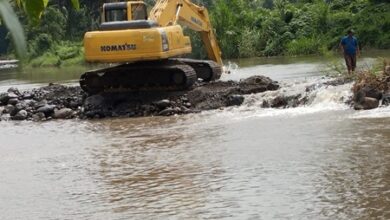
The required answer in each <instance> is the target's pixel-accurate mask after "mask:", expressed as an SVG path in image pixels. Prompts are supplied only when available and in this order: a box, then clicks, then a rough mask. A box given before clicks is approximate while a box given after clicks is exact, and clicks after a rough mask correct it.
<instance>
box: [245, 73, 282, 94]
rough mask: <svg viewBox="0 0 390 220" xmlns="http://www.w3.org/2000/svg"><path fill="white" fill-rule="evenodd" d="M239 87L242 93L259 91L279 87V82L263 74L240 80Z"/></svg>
mask: <svg viewBox="0 0 390 220" xmlns="http://www.w3.org/2000/svg"><path fill="white" fill-rule="evenodd" d="M239 87H240V89H241V90H242V94H251V93H259V92H264V91H267V90H277V89H279V84H278V83H277V82H276V81H273V80H271V79H270V78H268V77H265V76H252V77H249V78H247V79H244V80H241V81H240V83H239Z"/></svg>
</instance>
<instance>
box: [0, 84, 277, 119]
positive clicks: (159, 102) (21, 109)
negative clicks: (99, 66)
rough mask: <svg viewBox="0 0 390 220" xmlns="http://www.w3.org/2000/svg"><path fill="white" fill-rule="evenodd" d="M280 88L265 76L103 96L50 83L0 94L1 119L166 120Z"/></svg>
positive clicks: (77, 88)
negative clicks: (182, 89) (132, 118)
mask: <svg viewBox="0 0 390 220" xmlns="http://www.w3.org/2000/svg"><path fill="white" fill-rule="evenodd" d="M277 89H279V84H278V82H276V81H273V80H271V79H270V78H268V77H264V76H254V77H250V78H248V79H245V80H242V81H240V82H234V81H227V82H223V81H217V82H211V83H197V84H196V85H194V86H193V88H192V89H190V90H189V91H182V92H137V93H134V92H133V93H120V94H119V93H108V94H100V95H93V96H88V95H87V94H86V93H85V92H84V91H83V90H82V89H81V88H80V87H79V86H64V85H58V84H49V85H48V86H44V87H41V88H36V89H32V90H26V91H19V90H18V89H17V88H9V89H8V91H7V92H5V93H1V94H0V119H1V120H3V121H6V120H32V121H45V120H51V119H71V118H80V119H88V118H105V117H141V116H169V115H174V114H186V113H195V112H199V111H202V110H211V109H218V108H223V107H228V106H235V105H241V104H242V103H243V101H244V96H243V95H246V94H251V93H260V92H265V91H269V90H277Z"/></svg>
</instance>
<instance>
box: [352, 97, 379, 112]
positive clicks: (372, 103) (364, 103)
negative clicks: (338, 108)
mask: <svg viewBox="0 0 390 220" xmlns="http://www.w3.org/2000/svg"><path fill="white" fill-rule="evenodd" d="M378 106H379V100H378V99H375V98H371V97H364V98H362V99H361V100H359V102H357V103H355V105H354V109H355V110H370V109H374V108H378Z"/></svg>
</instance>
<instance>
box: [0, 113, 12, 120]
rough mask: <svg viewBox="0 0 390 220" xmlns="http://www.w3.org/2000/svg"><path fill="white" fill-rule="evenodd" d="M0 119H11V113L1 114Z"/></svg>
mask: <svg viewBox="0 0 390 220" xmlns="http://www.w3.org/2000/svg"><path fill="white" fill-rule="evenodd" d="M0 119H1V120H0V121H9V120H10V119H11V115H10V114H3V115H2V116H1V117H0Z"/></svg>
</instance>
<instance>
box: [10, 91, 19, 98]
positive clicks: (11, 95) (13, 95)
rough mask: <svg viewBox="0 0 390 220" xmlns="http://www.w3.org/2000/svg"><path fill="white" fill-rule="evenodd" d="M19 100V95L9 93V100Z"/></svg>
mask: <svg viewBox="0 0 390 220" xmlns="http://www.w3.org/2000/svg"><path fill="white" fill-rule="evenodd" d="M18 98H19V96H18V95H17V94H15V93H13V92H9V93H8V100H9V99H18Z"/></svg>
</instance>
